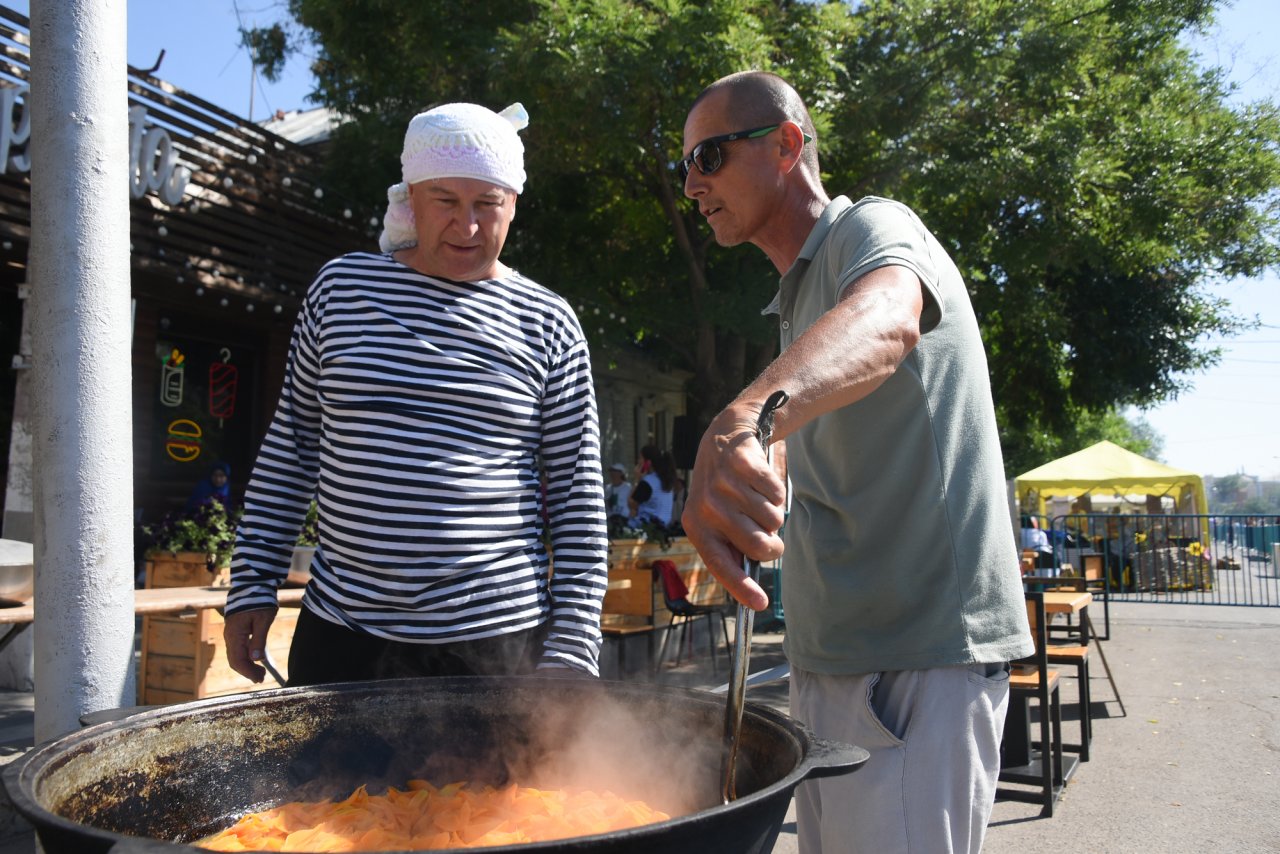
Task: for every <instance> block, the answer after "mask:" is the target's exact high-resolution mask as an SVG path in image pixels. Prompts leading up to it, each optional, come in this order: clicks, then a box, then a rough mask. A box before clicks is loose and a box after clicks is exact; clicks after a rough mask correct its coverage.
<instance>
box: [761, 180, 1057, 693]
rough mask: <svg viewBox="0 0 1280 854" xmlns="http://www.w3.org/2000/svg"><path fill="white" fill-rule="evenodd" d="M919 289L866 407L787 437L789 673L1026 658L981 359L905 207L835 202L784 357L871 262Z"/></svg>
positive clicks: (791, 280)
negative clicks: (910, 343) (911, 319)
mask: <svg viewBox="0 0 1280 854" xmlns="http://www.w3.org/2000/svg"><path fill="white" fill-rule="evenodd" d="M888 265H900V266H903V267H906V268H907V269H909V270H911V271H912V272H914V273H915V274H916V275H917V276H919V277H920V281H921V283H922V284H923V289H924V311H923V313H922V316H921V332H922V335H921V338H920V341H919V343H918V344H917V345H916V347H915V349H914V350H912V352H911V353H910V354H909V355H908V356H907V358H906V359H905V360H904V361H903V363H902V365H901V366H900V367H899V368H898V370H897V371H896V372H895V373H894V374H893V376H891V377H890V378H889V379H888V380H886V381H885V383H884V384H883V385H881V386H880V387H879V388H878V389H876V390H875V391H874V392H872V393H871V394H870V395H868V396H867V397H866V398H864V399H862V400H860V401H858V402H856V403H853V404H850V405H848V406H845V407H843V408H841V409H839V410H836V411H834V412H831V413H829V414H827V415H823V416H821V417H819V418H817V419H815V420H814V421H812V422H810V423H809V424H807V425H805V426H804V427H802V428H801V429H800V430H798V431H797V432H795V433H793V434H792V435H790V436H788V437H787V440H786V443H787V461H788V470H789V474H790V480H791V486H792V490H793V491H792V503H791V512H790V515H789V517H788V519H787V523H786V527H785V530H784V538H785V542H786V553H785V554H784V556H783V558H782V600H783V605H784V608H785V611H786V622H787V632H786V651H787V655H788V658H789V659H790V660H791V662H792V664H793V665H795V666H797V667H800V668H803V669H805V670H810V671H814V672H819V673H867V672H875V671H883V670H915V669H922V668H929V667H940V666H948V665H958V664H967V663H976V662H997V661H1006V660H1010V659H1014V658H1020V657H1023V656H1025V655H1028V654H1030V653H1031V651H1032V650H1031V641H1030V637H1029V634H1028V631H1027V621H1026V611H1025V605H1024V599H1023V595H1022V589H1021V582H1020V580H1019V573H1018V555H1017V550H1016V546H1015V543H1014V538H1013V529H1012V525H1011V523H1010V515H1009V509H1008V501H1007V497H1006V495H1005V488H1004V466H1003V462H1002V459H1001V453H1000V443H999V440H998V437H997V433H996V421H995V411H994V407H993V405H992V400H991V385H990V379H989V377H988V374H987V360H986V354H985V352H984V350H983V346H982V339H981V337H980V335H979V332H978V323H977V319H976V317H975V316H974V312H973V307H972V305H971V304H970V301H969V294H968V292H967V290H966V289H965V285H964V282H963V281H962V279H961V277H960V273H959V271H958V270H957V269H956V267H955V264H954V263H953V262H952V261H951V258H950V257H949V256H948V255H947V253H946V251H945V250H944V249H943V248H942V246H941V245H939V243H938V242H937V240H936V239H935V238H934V237H933V235H932V234H930V233H929V231H928V230H927V229H926V228H925V227H924V225H923V223H921V221H920V219H919V218H918V217H917V216H916V215H915V214H914V213H913V212H912V211H911V210H910V209H909V208H907V207H906V206H904V205H901V204H899V203H897V202H893V201H889V200H886V199H879V198H865V199H862V200H861V201H859V202H857V203H856V204H854V203H852V202H850V201H849V199H847V198H845V197H843V196H841V197H839V198H836V199H834V200H833V201H832V202H831V203H830V205H829V206H828V207H827V209H826V210H825V211H824V213H823V215H822V217H821V218H820V219H819V221H818V223H817V224H816V225H815V226H814V228H813V231H812V233H811V234H810V235H809V238H808V240H807V241H806V243H805V245H804V247H803V249H802V250H801V252H800V256H799V258H798V259H797V260H796V262H795V264H793V265H792V267H791V269H790V270H788V271H787V273H786V275H784V276H783V277H782V280H781V289H780V291H779V295H778V300H777V303H776V304H777V306H778V309H779V314H780V319H779V324H780V331H781V336H782V346H783V348H786V347H787V346H789V345H790V344H791V342H792V341H793V340H794V339H795V338H796V337H798V336H800V335H802V334H803V333H804V331H805V330H806V329H808V328H809V327H810V326H811V325H812V324H813V323H814V322H815V321H816V320H817V319H818V318H819V317H820V316H821V315H823V314H824V313H825V312H827V311H828V310H829V309H831V308H832V307H833V306H834V305H835V304H836V302H837V301H838V300H839V298H840V295H841V294H842V293H843V291H844V289H845V288H846V287H847V286H848V285H849V284H850V283H852V282H854V281H856V280H857V279H858V278H859V277H861V276H863V275H865V274H866V273H868V272H870V271H872V270H874V269H877V268H879V267H883V266H888Z"/></svg>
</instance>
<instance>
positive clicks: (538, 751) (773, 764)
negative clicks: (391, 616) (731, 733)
mask: <svg viewBox="0 0 1280 854" xmlns="http://www.w3.org/2000/svg"><path fill="white" fill-rule="evenodd" d="M723 727H724V700H723V698H721V697H717V696H715V695H712V694H707V693H704V692H699V691H689V690H683V689H674V688H670V687H663V686H655V685H636V684H626V683H620V682H605V681H596V680H587V679H565V678H545V677H524V678H480V677H467V678H457V679H403V680H393V681H385V682H353V683H346V684H342V685H333V686H327V687H318V688H316V687H311V688H282V689H278V690H272V691H262V692H258V693H253V694H241V695H236V696H233V697H223V698H216V699H212V700H200V701H196V702H192V703H183V704H179V705H174V706H167V707H164V708H160V709H155V710H152V711H148V712H142V713H139V714H137V715H134V716H132V717H129V718H126V719H124V720H121V721H117V722H114V723H104V724H99V725H97V726H92V727H89V728H86V729H83V730H80V731H78V732H75V733H71V734H70V735H67V736H64V737H62V738H60V739H56V740H54V741H50V742H46V743H44V744H41V745H38V746H36V747H35V748H33V749H32V750H31V751H30V752H29V753H27V754H26V755H25V756H23V757H22V758H21V759H20V760H18V761H16V762H14V763H12V764H11V765H10V766H9V767H8V769H6V771H5V773H4V783H5V787H6V788H7V789H8V791H9V796H10V798H11V799H12V801H13V803H14V805H15V807H16V808H17V810H18V811H19V812H20V813H21V814H22V815H23V816H24V817H26V818H27V819H28V820H29V821H30V822H31V823H32V824H33V825H34V826H35V828H36V833H37V834H38V836H39V839H40V843H41V845H42V846H43V848H44V850H45V851H46V852H48V854H87V853H88V852H105V851H113V852H114V854H124V852H128V851H133V852H139V854H140V852H144V851H145V852H155V854H162V853H163V852H172V851H194V850H197V849H195V848H194V847H192V846H190V845H187V844H185V843H189V842H191V841H192V840H195V839H199V838H201V837H203V836H206V835H208V834H210V833H212V832H214V831H216V830H219V829H221V828H223V827H226V826H228V825H230V824H231V823H232V822H234V821H235V820H236V819H237V818H239V817H240V816H241V815H243V814H245V813H247V812H252V811H256V810H260V809H266V808H268V807H271V806H274V805H276V804H279V803H282V802H285V801H289V800H297V799H315V798H323V797H339V798H341V797H345V796H346V795H348V794H349V793H350V792H351V790H353V789H354V788H355V787H356V786H358V785H360V784H367V785H368V786H369V790H370V791H371V792H376V791H378V790H379V789H380V788H381V787H383V786H386V785H392V786H401V785H403V784H404V782H405V781H406V780H408V779H411V778H414V777H421V778H425V779H429V780H432V781H433V782H436V783H444V782H450V781H452V780H460V779H466V780H470V781H473V782H487V783H493V784H501V783H503V782H506V781H507V780H509V779H514V780H517V781H519V782H522V783H528V782H529V777H530V775H532V774H538V773H543V774H547V775H548V779H546V780H543V781H541V782H542V783H543V787H547V788H549V787H552V786H553V785H555V780H564V779H565V776H566V775H568V776H570V777H572V776H577V777H579V778H581V779H576V780H572V781H566V782H564V783H563V785H566V786H567V785H574V784H578V785H590V784H593V785H594V786H596V787H599V788H612V789H613V790H614V791H618V792H619V794H627V795H630V796H634V797H640V798H643V799H645V800H647V801H648V802H649V803H651V804H652V805H654V806H656V807H658V808H659V809H664V810H666V811H668V812H674V811H675V810H679V809H681V808H684V809H686V810H691V811H689V812H687V813H686V814H683V815H681V816H679V817H677V818H674V819H672V820H670V821H666V822H662V823H659V824H653V825H649V826H646V827H642V828H636V829H633V830H627V831H617V832H614V833H607V834H600V835H596V836H584V837H578V838H575V839H572V840H560V841H556V842H546V843H537V844H529V845H517V846H503V847H495V848H490V849H486V850H490V851H495V852H496V851H573V852H585V851H591V852H597V851H600V852H644V854H650V852H654V851H669V852H680V851H689V852H727V853H728V852H732V854H743V852H765V851H769V850H771V849H772V847H773V844H774V842H775V840H776V839H777V836H778V831H779V829H780V828H781V826H782V820H783V818H784V816H785V814H786V811H787V805H788V803H789V802H790V800H791V795H792V792H793V790H794V789H795V787H796V786H797V785H798V784H799V783H800V782H801V781H802V780H804V779H805V778H807V777H820V776H829V775H834V774H842V773H847V772H849V771H852V770H854V769H855V768H857V767H858V766H860V765H861V764H862V763H863V762H865V761H866V759H867V753H866V751H865V750H863V749H861V748H859V747H853V746H850V745H846V744H839V743H835V742H829V741H825V740H822V739H819V738H816V737H814V736H813V735H812V734H811V733H810V732H809V731H808V730H807V729H806V728H805V727H804V726H802V725H801V724H799V723H797V722H795V721H792V720H790V719H789V718H787V717H786V716H784V715H781V714H778V713H776V712H774V711H772V710H770V709H767V708H764V707H760V706H757V705H755V704H752V703H748V704H747V706H746V709H745V712H744V715H743V726H742V747H741V751H740V753H739V760H738V765H737V780H736V782H737V791H738V793H739V798H738V800H736V801H734V802H732V803H730V804H721V803H720V797H719V792H720V779H719V778H720V750H721V744H722V740H721V736H722V732H723ZM533 784H535V785H536V784H537V783H533ZM153 840H162V841H160V842H156V841H153Z"/></svg>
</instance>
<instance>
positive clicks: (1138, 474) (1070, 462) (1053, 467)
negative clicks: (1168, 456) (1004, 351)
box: [1014, 441, 1209, 515]
mask: <svg viewBox="0 0 1280 854" xmlns="http://www.w3.org/2000/svg"><path fill="white" fill-rule="evenodd" d="M1014 488H1015V491H1016V492H1017V494H1018V504H1019V506H1021V507H1023V508H1024V512H1029V511H1030V510H1031V508H1032V507H1033V506H1034V507H1035V508H1036V512H1037V513H1039V514H1040V515H1044V510H1045V501H1046V500H1047V499H1050V498H1055V497H1061V498H1072V499H1074V498H1078V497H1080V496H1081V495H1086V494H1088V495H1091V496H1092V495H1119V496H1126V495H1155V496H1166V495H1167V496H1170V497H1172V498H1173V500H1174V506H1175V507H1177V508H1178V512H1179V513H1189V514H1193V515H1203V514H1207V513H1208V512H1209V502H1208V501H1207V500H1205V493H1204V479H1203V478H1201V477H1200V475H1198V474H1195V473H1194V472H1189V471H1183V470H1182V469H1176V468H1173V467H1172V466H1167V465H1165V464H1164V463H1158V462H1156V461H1155V460H1149V459H1147V458H1146V457H1143V456H1140V455H1138V454H1135V453H1134V452H1133V451H1127V450H1125V449H1124V448H1122V447H1120V446H1119V445H1116V444H1114V443H1112V442H1105V441H1104V442H1099V443H1098V444H1096V445H1090V446H1089V447H1087V448H1085V449H1084V450H1083V451H1076V452H1075V453H1074V454H1068V455H1067V456H1065V457H1061V458H1059V459H1056V460H1054V461H1053V462H1049V463H1045V464H1044V465H1042V466H1040V467H1039V468H1035V469H1032V470H1031V471H1029V472H1027V473H1026V474H1022V475H1019V476H1018V477H1017V478H1016V479H1015V480H1014Z"/></svg>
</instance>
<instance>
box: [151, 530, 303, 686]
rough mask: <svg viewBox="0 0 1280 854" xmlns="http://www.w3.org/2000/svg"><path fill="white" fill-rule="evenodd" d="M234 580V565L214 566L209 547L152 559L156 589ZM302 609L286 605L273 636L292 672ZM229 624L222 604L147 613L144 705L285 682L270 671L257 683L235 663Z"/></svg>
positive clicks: (281, 665) (278, 656)
mask: <svg viewBox="0 0 1280 854" xmlns="http://www.w3.org/2000/svg"><path fill="white" fill-rule="evenodd" d="M230 583H231V570H230V568H229V567H221V568H219V569H217V570H216V571H213V572H211V571H210V570H209V568H208V564H207V557H206V556H205V555H204V554H203V553H197V552H178V553H176V554H169V553H162V554H154V555H150V556H148V560H147V561H146V586H147V587H148V588H151V589H155V588H161V587H227V586H229V585H230ZM298 611H299V609H298V608H296V607H294V608H281V609H280V610H279V611H278V612H277V613H276V619H275V622H273V623H272V624H271V631H270V633H269V634H268V636H267V650H268V652H269V653H270V655H271V660H272V662H274V663H275V665H276V667H277V668H278V669H279V670H280V672H281V673H282V674H283V675H284V676H286V677H287V676H288V671H287V665H288V661H289V646H290V644H291V643H293V630H294V628H295V627H296V626H297V623H298ZM223 625H224V621H223V619H222V614H221V613H220V612H219V610H218V609H216V608H202V609H200V610H197V611H192V612H190V613H187V614H179V615H176V616H163V617H143V618H142V644H141V646H142V660H141V662H140V663H139V666H138V703H139V705H161V704H167V703H181V702H186V701H187V700H199V699H203V698H205V697H216V696H219V695H221V694H238V693H241V692H244V691H257V690H261V689H263V688H278V687H280V686H279V685H277V684H276V682H275V680H274V679H273V678H271V676H270V675H269V674H268V676H267V678H266V679H265V680H263V682H262V683H261V684H255V683H253V682H250V681H249V680H248V679H246V678H245V677H243V676H241V675H240V674H239V673H236V672H235V671H234V670H232V669H231V666H230V665H229V664H227V647H226V644H225V643H224V642H223V640H222V629H223Z"/></svg>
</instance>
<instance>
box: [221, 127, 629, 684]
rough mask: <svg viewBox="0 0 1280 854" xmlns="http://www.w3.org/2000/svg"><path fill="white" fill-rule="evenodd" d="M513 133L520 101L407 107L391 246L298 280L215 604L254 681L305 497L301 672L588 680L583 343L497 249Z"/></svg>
mask: <svg viewBox="0 0 1280 854" xmlns="http://www.w3.org/2000/svg"><path fill="white" fill-rule="evenodd" d="M527 123H528V117H527V115H526V114H525V112H524V109H523V107H521V106H520V105H518V104H516V105H513V106H512V107H509V108H507V110H504V111H503V112H502V113H501V114H497V113H494V112H492V111H490V110H488V109H486V108H484V107H480V106H477V105H474V104H447V105H444V106H442V107H437V108H435V109H433V110H430V111H427V112H425V113H421V114H419V115H418V116H416V117H415V118H414V119H413V121H412V122H410V125H409V129H408V131H407V132H406V134H405V147H404V151H403V153H402V155H401V164H402V174H403V178H404V181H403V182H402V183H400V184H397V185H395V186H393V187H392V188H391V189H390V191H389V193H388V196H389V198H390V201H391V204H390V206H389V207H388V210H387V217H386V228H385V230H384V232H383V235H382V239H381V241H380V243H381V248H382V250H383V252H382V253H381V254H376V253H353V254H350V255H345V256H343V257H341V258H337V259H335V260H333V261H330V262H329V263H328V264H326V265H325V266H324V268H323V269H321V271H320V273H319V275H318V276H317V278H316V280H315V282H314V283H313V284H312V286H311V288H310V289H309V290H308V292H307V296H306V300H305V303H304V305H303V307H302V311H301V313H300V316H299V318H298V322H297V326H296V327H295V329H294V335H293V341H292V344H291V347H290V354H289V359H288V365H287V368H286V375H285V383H284V388H283V390H282V392H281V396H280V403H279V406H278V408H277V411H276V413H275V417H274V419H273V420H272V423H271V427H270V429H269V430H268V433H267V436H266V438H265V440H264V441H263V444H262V448H261V450H260V451H259V456H258V460H257V464H256V466H255V468H254V473H253V478H252V480H251V482H250V484H249V490H248V493H247V495H246V498H245V514H244V519H243V521H242V522H241V525H240V529H239V531H238V532H237V536H236V547H235V556H234V558H233V561H232V581H231V592H230V594H229V596H228V598H227V611H226V615H227V616H226V630H225V637H226V641H227V657H228V660H229V663H230V664H231V666H232V668H234V669H235V670H236V671H237V672H239V673H241V674H243V675H245V676H247V677H248V678H250V679H252V680H254V681H255V682H260V681H262V679H263V676H264V670H263V667H262V666H261V665H260V664H259V663H258V662H259V661H261V660H262V658H263V655H264V648H265V643H266V636H267V631H268V629H269V628H270V625H271V622H272V621H273V619H274V617H275V614H276V608H277V600H276V590H277V589H278V588H279V587H280V585H281V584H282V583H283V582H284V579H285V577H286V575H287V573H288V568H289V564H290V560H291V555H292V551H293V544H294V542H295V540H296V537H297V532H298V530H299V527H300V525H301V523H302V521H303V518H304V516H305V514H306V512H307V508H308V506H309V505H310V502H311V500H312V498H313V497H314V498H315V499H316V500H317V501H318V504H319V533H320V543H319V546H318V548H317V549H316V552H315V558H314V559H313V561H312V564H311V581H310V583H309V584H308V586H307V590H306V593H305V596H304V598H303V607H302V612H301V615H300V617H299V619H298V625H297V628H296V630H295V632H294V638H293V645H292V648H291V650H290V653H289V683H290V684H291V685H305V684H316V683H322V682H335V681H343V680H351V679H370V678H389V677H396V676H411V675H467V674H480V675H497V674H510V673H523V672H528V671H531V670H534V669H535V668H536V669H537V670H539V671H543V670H548V669H552V668H557V669H565V668H567V669H569V670H570V671H574V672H580V673H589V674H592V675H596V674H598V666H597V661H598V654H599V648H600V642H601V634H600V606H601V601H602V599H603V596H604V591H605V587H606V581H607V564H606V555H607V546H608V542H607V538H606V528H605V518H604V492H603V484H602V479H601V468H602V467H601V464H600V455H599V426H598V422H597V418H596V405H595V396H594V391H593V388H592V383H591V370H590V356H589V353H588V351H587V345H586V341H585V339H584V337H583V333H582V329H581V327H580V326H579V324H578V321H577V318H576V317H575V316H574V314H573V311H572V310H571V309H570V308H569V306H568V305H567V304H566V303H565V301H564V300H563V299H562V298H560V297H559V296H557V295H556V294H554V293H553V292H551V291H550V290H548V289H546V288H544V287H542V286H541V285H538V284H537V283H535V282H533V281H531V280H530V279H528V278H526V277H524V276H523V275H521V274H520V273H518V272H516V271H515V270H513V269H511V268H510V267H508V266H507V265H505V264H503V263H502V262H501V261H500V260H499V259H498V256H499V254H500V252H501V250H502V246H503V243H504V241H505V240H506V236H507V231H508V229H509V227H510V224H511V220H512V218H513V217H514V215H515V202H516V196H517V195H518V194H519V193H520V192H521V191H522V189H523V185H524V179H525V173H524V165H523V152H524V148H523V145H522V144H521V142H520V139H519V136H518V135H517V133H516V131H517V130H519V129H520V128H523V127H524V126H525V125H526V124H527ZM544 473H545V477H546V490H545V497H544V493H543V491H542V490H541V489H540V478H541V477H542V475H543V474H544ZM544 508H545V510H546V513H545V518H546V519H547V520H548V521H547V522H546V523H544V522H543V519H544V513H543V510H544ZM544 524H545V525H546V526H547V528H549V531H544V528H543V526H544ZM546 533H549V540H550V543H551V550H552V551H553V552H554V554H555V571H554V573H552V572H551V570H550V559H549V555H548V552H547V549H546V547H545V546H544V542H545V540H546V539H548V538H547V537H544V534H546ZM561 672H563V670H561Z"/></svg>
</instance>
